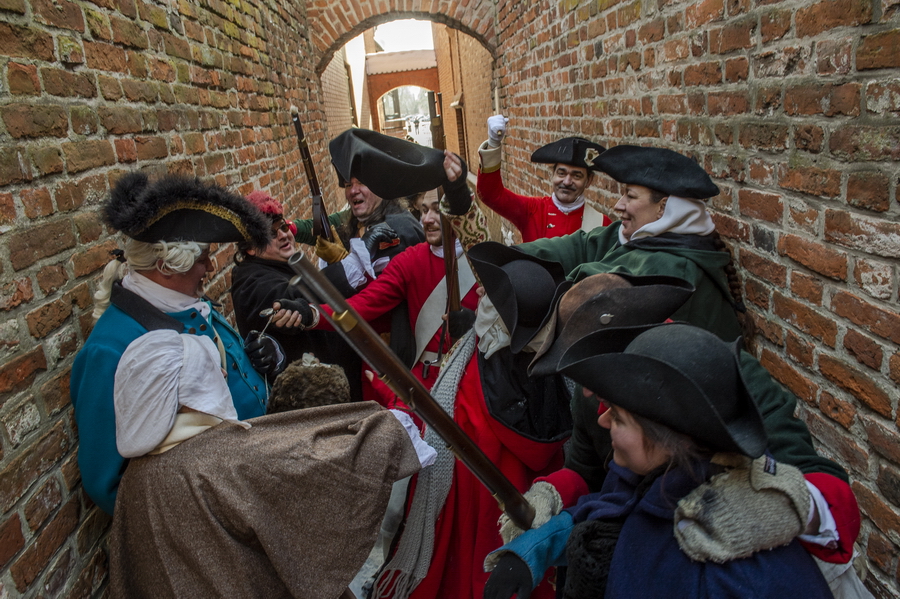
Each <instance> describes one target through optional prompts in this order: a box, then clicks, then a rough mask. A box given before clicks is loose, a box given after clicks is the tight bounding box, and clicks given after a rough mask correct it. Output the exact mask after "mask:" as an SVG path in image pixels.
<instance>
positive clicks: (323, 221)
mask: <svg viewBox="0 0 900 599" xmlns="http://www.w3.org/2000/svg"><path fill="white" fill-rule="evenodd" d="M291 120H292V121H293V122H294V131H296V133H297V145H298V146H299V147H300V158H301V159H302V160H303V170H304V171H306V181H307V182H308V183H309V192H310V194H311V195H312V215H313V216H312V221H313V235H314V236H316V237H324V238H325V239H327V240H328V241H334V239H332V236H331V227H330V226H329V224H328V211H327V210H326V209H325V202H324V201H323V200H322V189H321V187H320V186H319V178H318V177H317V176H316V168H315V166H314V165H313V161H312V156H311V155H310V153H309V145H307V143H306V135H305V134H304V133H303V125H301V124H300V114H299V112H298V111H297V108H296V106H292V107H291Z"/></svg>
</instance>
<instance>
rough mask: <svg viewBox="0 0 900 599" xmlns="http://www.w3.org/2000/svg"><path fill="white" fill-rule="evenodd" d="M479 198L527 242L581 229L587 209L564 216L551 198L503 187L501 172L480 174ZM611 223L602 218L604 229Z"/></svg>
mask: <svg viewBox="0 0 900 599" xmlns="http://www.w3.org/2000/svg"><path fill="white" fill-rule="evenodd" d="M478 197H479V198H481V201H482V202H484V203H485V205H486V206H487V207H488V208H490V209H491V210H493V211H494V212H496V213H497V214H499V215H500V216H502V217H503V218H505V219H506V220H508V221H509V222H511V223H512V224H513V225H514V226H515V227H516V228H517V229H518V230H519V231H520V232H521V233H522V241H523V242H525V243H527V242H529V241H534V240H535V239H541V238H544V237H562V236H563V235H570V234H572V233H574V232H575V231H578V230H579V229H581V219H582V217H583V216H584V206H583V205H582V206H581V207H580V208H578V209H577V210H573V211H572V212H570V213H568V214H564V213H563V212H562V211H560V209H559V208H557V207H556V204H554V203H553V199H552V198H550V197H549V196H545V197H542V198H530V197H527V196H520V195H518V194H515V193H513V192H511V191H509V190H508V189H506V187H504V186H503V177H502V176H501V175H500V171H499V170H497V171H494V172H492V173H478ZM611 222H612V221H611V220H610V219H609V217H608V216H606V215H603V226H604V227H605V226H607V225H608V224H610V223H611Z"/></svg>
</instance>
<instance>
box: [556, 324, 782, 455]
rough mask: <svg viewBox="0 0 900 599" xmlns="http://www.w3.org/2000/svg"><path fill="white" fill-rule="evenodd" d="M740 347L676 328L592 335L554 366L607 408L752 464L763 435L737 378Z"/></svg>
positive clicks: (756, 413) (763, 445)
mask: <svg viewBox="0 0 900 599" xmlns="http://www.w3.org/2000/svg"><path fill="white" fill-rule="evenodd" d="M740 345H741V341H740V339H738V340H737V341H735V342H733V343H730V344H729V343H726V342H724V341H722V340H721V339H719V338H718V337H717V336H715V335H714V334H712V333H710V332H709V331H706V330H704V329H701V328H699V327H695V326H692V325H689V324H684V323H668V324H661V325H656V326H652V327H634V328H633V329H632V330H631V331H628V330H626V329H616V330H610V331H597V332H594V333H591V334H590V335H588V336H586V337H584V338H583V339H580V340H579V341H578V342H576V343H575V344H573V345H572V347H570V348H569V349H568V350H567V351H566V353H565V354H564V355H563V357H562V359H561V360H560V362H559V366H560V372H562V373H563V374H565V375H566V376H568V377H570V378H571V379H573V380H574V381H575V382H577V383H580V384H581V385H583V386H584V387H585V388H587V389H590V390H591V391H593V392H594V393H596V394H597V396H598V397H600V398H602V399H605V400H607V401H609V402H610V403H611V404H613V405H616V406H621V407H623V408H625V409H626V410H628V411H629V412H633V413H635V414H639V415H641V416H643V417H645V418H648V419H649V420H652V421H654V422H658V423H660V424H663V425H665V426H668V427H669V428H671V429H674V430H676V431H678V432H681V433H684V434H686V435H689V436H691V437H693V438H694V439H696V440H697V441H699V442H700V443H701V444H703V445H705V446H706V447H707V448H708V449H711V450H713V451H728V452H738V453H742V454H744V455H747V456H750V457H751V458H756V457H759V456H760V455H762V454H763V452H764V451H765V450H766V444H767V437H766V431H765V428H764V426H763V419H762V416H761V415H760V413H759V408H758V407H757V406H756V403H755V402H754V401H753V398H752V396H751V395H750V392H749V390H748V389H747V385H746V383H745V382H744V379H743V377H742V374H741V368H740Z"/></svg>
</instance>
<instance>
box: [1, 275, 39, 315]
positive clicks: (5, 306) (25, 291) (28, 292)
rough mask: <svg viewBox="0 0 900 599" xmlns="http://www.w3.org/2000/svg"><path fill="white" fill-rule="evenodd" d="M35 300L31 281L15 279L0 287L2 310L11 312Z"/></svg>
mask: <svg viewBox="0 0 900 599" xmlns="http://www.w3.org/2000/svg"><path fill="white" fill-rule="evenodd" d="M33 299H34V290H33V289H32V288H31V279H28V278H23V279H15V280H13V281H9V282H8V283H6V284H4V285H3V286H2V287H0V310H4V311H9V310H12V309H13V308H16V307H18V306H20V305H22V304H25V303H28V302H30V301H31V300H33Z"/></svg>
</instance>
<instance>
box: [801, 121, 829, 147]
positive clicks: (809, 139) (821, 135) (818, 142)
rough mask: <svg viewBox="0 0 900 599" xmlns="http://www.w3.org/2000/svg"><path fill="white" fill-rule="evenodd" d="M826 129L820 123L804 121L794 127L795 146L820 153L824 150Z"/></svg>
mask: <svg viewBox="0 0 900 599" xmlns="http://www.w3.org/2000/svg"><path fill="white" fill-rule="evenodd" d="M824 140H825V131H824V130H823V129H822V128H821V127H819V126H818V125H813V124H811V123H804V124H802V125H797V126H795V127H794V147H795V148H797V149H798V150H805V151H807V152H812V153H814V154H818V153H819V152H821V151H822V143H823V142H824Z"/></svg>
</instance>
